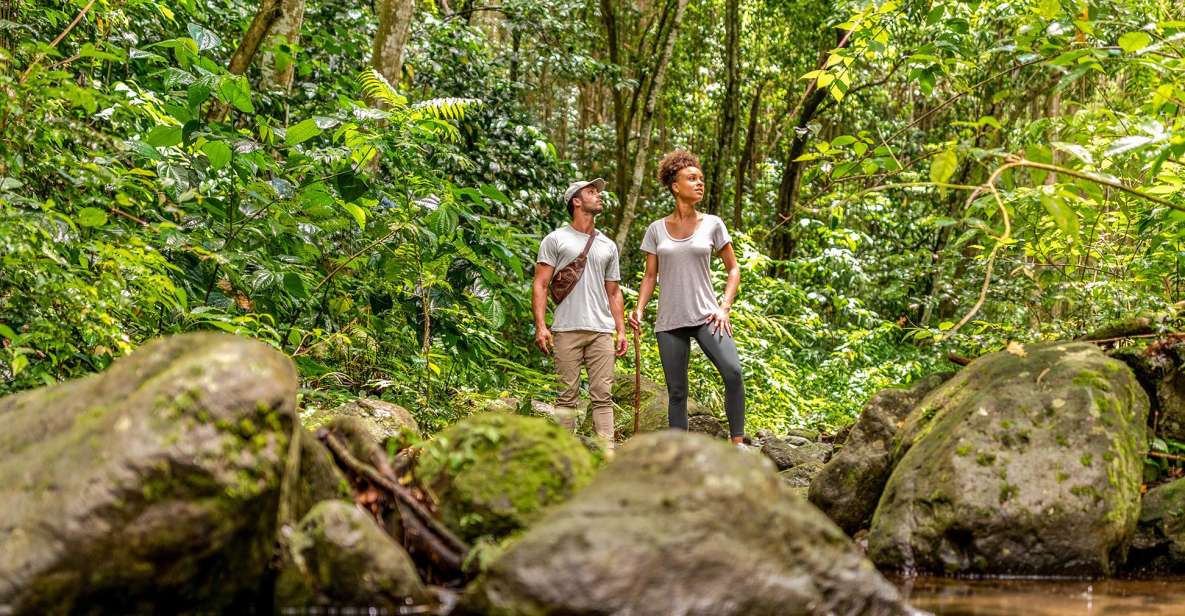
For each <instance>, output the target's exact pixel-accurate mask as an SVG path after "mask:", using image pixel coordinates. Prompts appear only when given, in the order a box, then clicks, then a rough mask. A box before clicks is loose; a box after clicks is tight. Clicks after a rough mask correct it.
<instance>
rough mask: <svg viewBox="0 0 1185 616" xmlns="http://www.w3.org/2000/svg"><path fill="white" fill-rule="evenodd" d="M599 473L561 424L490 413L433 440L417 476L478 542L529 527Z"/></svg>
mask: <svg viewBox="0 0 1185 616" xmlns="http://www.w3.org/2000/svg"><path fill="white" fill-rule="evenodd" d="M593 470H594V464H593V457H592V454H590V453H589V451H588V450H587V449H586V448H585V447H584V445H582V444H581V443H580V441H579V440H577V438H576V437H575V436H573V435H572V434H571V433H570V432H567V431H565V430H564V429H563V428H561V427H559V426H558V425H556V424H554V423H552V422H550V421H547V420H545V419H541V418H537V417H522V416H517V415H506V414H502V413H484V414H480V415H473V416H470V417H467V418H465V419H463V420H461V421H459V422H457V423H455V424H453V425H452V426H450V427H449V428H448V429H447V430H445V431H444V432H442V433H440V434H439V435H437V437H436V438H435V439H433V440H432V441H430V442H429V443H428V444H427V445H426V446H425V447H424V449H423V451H422V452H421V453H420V456H419V459H418V462H417V465H416V469H415V474H416V476H417V477H418V478H419V479H420V481H421V482H423V483H424V484H425V485H426V486H428V487H429V488H430V489H431V490H432V492H433V493H434V494H435V495H436V496H437V498H439V501H440V513H441V517H442V519H443V520H444V522H445V524H447V525H448V526H449V527H450V528H451V529H453V530H454V531H455V532H456V533H457V534H458V535H460V536H461V537H462V538H464V539H466V540H468V541H473V540H475V539H477V538H479V537H482V536H491V537H495V538H498V537H503V536H506V535H508V534H510V533H512V532H515V531H517V530H520V529H522V528H525V527H526V526H528V525H529V524H530V523H531V522H533V521H534V520H536V519H537V518H538V517H539V516H540V514H541V513H542V512H543V510H544V509H545V508H546V507H548V506H550V505H554V504H556V503H559V502H561V501H564V500H566V499H568V498H569V497H570V496H571V495H572V494H573V493H574V492H575V491H576V490H578V489H580V488H581V487H583V486H584V485H585V484H586V483H588V481H589V480H590V479H591V477H592V475H593Z"/></svg>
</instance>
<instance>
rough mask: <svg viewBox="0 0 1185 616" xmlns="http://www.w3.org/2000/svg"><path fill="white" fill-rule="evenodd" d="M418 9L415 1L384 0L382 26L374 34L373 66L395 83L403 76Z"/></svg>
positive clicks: (391, 82) (380, 16)
mask: <svg viewBox="0 0 1185 616" xmlns="http://www.w3.org/2000/svg"><path fill="white" fill-rule="evenodd" d="M415 8H416V3H415V0H380V4H379V29H378V32H375V35H374V50H373V52H372V53H371V56H370V65H371V66H373V67H374V69H375V70H376V71H378V72H379V73H380V74H381V75H382V76H383V77H385V78H386V79H387V81H388V82H390V84H391V85H392V86H397V85H398V84H399V82H400V80H401V79H402V75H403V48H404V46H405V45H407V35H408V32H410V31H411V20H412V17H414V15H415Z"/></svg>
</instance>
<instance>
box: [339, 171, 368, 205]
mask: <svg viewBox="0 0 1185 616" xmlns="http://www.w3.org/2000/svg"><path fill="white" fill-rule="evenodd" d="M333 183H334V184H336V185H337V192H338V193H339V194H341V196H342V200H344V201H354V200H356V199H357V198H358V197H361V196H362V195H364V194H366V191H367V190H369V188H370V187H369V186H367V185H366V180H363V179H362V178H361V177H359V176H358V175H357V174H356V173H354V172H353V171H349V170H347V171H345V172H343V173H341V174H339V175H337V176H336V177H335V178H334V180H333Z"/></svg>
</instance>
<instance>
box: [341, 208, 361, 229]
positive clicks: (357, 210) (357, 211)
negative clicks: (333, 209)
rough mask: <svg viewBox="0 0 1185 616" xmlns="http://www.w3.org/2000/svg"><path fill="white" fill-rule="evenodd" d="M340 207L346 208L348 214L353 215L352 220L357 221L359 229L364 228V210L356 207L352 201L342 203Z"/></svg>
mask: <svg viewBox="0 0 1185 616" xmlns="http://www.w3.org/2000/svg"><path fill="white" fill-rule="evenodd" d="M342 209H344V210H346V212H347V213H349V214H350V216H353V217H354V222H356V223H358V228H359V229H365V228H366V210H364V209H362V208H361V207H358V206H357V205H355V204H353V203H348V202H347V203H342Z"/></svg>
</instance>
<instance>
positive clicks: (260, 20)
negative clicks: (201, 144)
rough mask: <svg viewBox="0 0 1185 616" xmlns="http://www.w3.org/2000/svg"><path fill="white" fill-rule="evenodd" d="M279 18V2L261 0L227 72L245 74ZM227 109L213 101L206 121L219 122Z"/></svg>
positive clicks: (218, 102) (232, 56)
mask: <svg viewBox="0 0 1185 616" xmlns="http://www.w3.org/2000/svg"><path fill="white" fill-rule="evenodd" d="M279 17H280V0H261V2H260V3H259V10H258V11H256V13H255V18H254V19H252V20H251V25H250V26H247V32H246V33H245V34H243V39H242V40H241V41H239V46H238V47H236V48H235V52H234V53H233V54H231V56H230V65H229V66H228V67H227V71H229V72H230V73H231V74H232V75H242V74H243V73H246V72H247V67H249V66H251V60H252V59H254V58H255V52H256V51H258V50H259V45H260V43H262V42H263V39H264V37H265V36H267V33H268V30H271V27H272V24H273V23H275V22H276V19H278V18H279ZM229 109H230V107H229V106H227V104H226V103H223V102H221V101H215V102H214V103H213V104H211V105H210V108H209V109H207V110H206V121H207V122H221V121H222V119H223V118H225V117H226V112H227V111H228V110H229Z"/></svg>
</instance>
